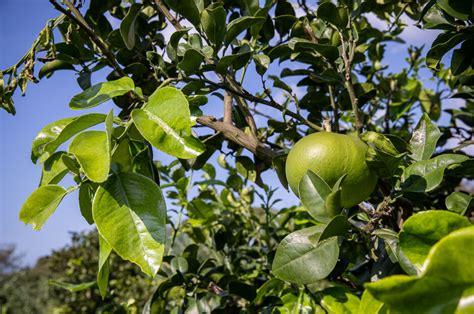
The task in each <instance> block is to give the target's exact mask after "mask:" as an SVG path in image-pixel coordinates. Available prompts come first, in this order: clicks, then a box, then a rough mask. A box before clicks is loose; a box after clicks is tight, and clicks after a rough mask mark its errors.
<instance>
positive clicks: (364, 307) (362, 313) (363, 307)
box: [357, 290, 387, 314]
mask: <svg viewBox="0 0 474 314" xmlns="http://www.w3.org/2000/svg"><path fill="white" fill-rule="evenodd" d="M367 313H371V314H378V313H381V314H382V313H384V314H385V313H387V310H386V307H384V304H383V303H382V302H380V301H379V300H377V299H375V298H374V296H373V295H372V294H371V293H370V291H369V290H365V291H364V293H363V294H362V297H361V299H360V303H359V309H358V311H357V314H367Z"/></svg>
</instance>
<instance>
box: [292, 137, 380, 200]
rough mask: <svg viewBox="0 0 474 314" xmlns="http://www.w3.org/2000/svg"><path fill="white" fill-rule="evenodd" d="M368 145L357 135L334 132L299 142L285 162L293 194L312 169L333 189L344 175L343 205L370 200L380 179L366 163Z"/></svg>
mask: <svg viewBox="0 0 474 314" xmlns="http://www.w3.org/2000/svg"><path fill="white" fill-rule="evenodd" d="M366 151H367V145H366V144H365V143H364V142H362V141H361V140H360V139H358V138H357V137H355V136H351V135H344V134H338V133H331V132H319V133H313V134H310V135H308V136H306V137H304V138H302V139H301V140H299V141H298V142H297V143H296V144H295V145H294V147H293V148H292V149H291V151H290V153H289V154H288V158H287V160H286V178H287V179H288V184H289V185H290V187H291V189H292V190H293V192H294V193H295V194H296V195H298V194H299V193H298V186H299V183H300V180H301V178H302V177H303V175H304V174H305V173H306V172H307V171H308V170H311V171H313V172H314V173H316V174H317V175H319V176H320V177H321V178H322V179H323V180H324V181H326V183H327V184H328V185H329V186H330V187H332V186H333V185H334V183H336V181H337V180H338V179H339V178H340V177H341V176H342V175H344V174H347V176H346V177H345V179H344V181H343V183H342V185H341V189H342V191H341V204H342V206H344V207H346V208H348V207H351V206H354V205H357V204H359V203H360V202H362V201H363V200H365V199H367V198H368V197H369V195H370V193H372V191H373V190H374V188H375V184H376V183H377V176H376V175H375V174H374V173H373V172H372V171H370V169H369V168H368V166H367V164H366V162H365V153H366Z"/></svg>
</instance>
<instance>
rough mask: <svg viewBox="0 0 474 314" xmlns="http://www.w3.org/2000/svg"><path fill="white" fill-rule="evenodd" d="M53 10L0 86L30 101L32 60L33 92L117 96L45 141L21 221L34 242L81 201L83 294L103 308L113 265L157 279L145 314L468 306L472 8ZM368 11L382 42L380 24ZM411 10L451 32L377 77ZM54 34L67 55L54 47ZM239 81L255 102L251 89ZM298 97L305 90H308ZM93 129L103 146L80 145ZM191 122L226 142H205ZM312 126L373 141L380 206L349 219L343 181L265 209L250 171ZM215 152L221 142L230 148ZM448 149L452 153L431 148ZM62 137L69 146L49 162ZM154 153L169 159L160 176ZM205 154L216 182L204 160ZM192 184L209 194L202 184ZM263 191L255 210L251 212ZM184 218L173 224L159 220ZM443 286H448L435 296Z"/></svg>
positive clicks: (36, 152)
mask: <svg viewBox="0 0 474 314" xmlns="http://www.w3.org/2000/svg"><path fill="white" fill-rule="evenodd" d="M50 2H51V3H53V5H54V6H55V7H56V8H57V9H58V10H59V11H61V12H62V13H63V15H61V16H60V17H58V18H56V19H54V20H52V21H50V22H49V23H48V25H47V27H46V28H45V30H43V32H42V33H41V34H40V37H39V38H38V40H37V41H36V42H35V43H34V45H33V47H32V48H31V50H30V51H29V52H28V53H27V54H26V55H25V57H23V58H22V59H21V60H20V62H19V63H18V64H16V65H14V66H13V67H12V68H9V69H7V70H5V71H3V72H2V76H1V77H0V80H1V82H0V83H1V84H0V87H1V90H0V92H1V97H2V98H1V103H2V107H4V108H5V109H7V111H9V112H12V113H13V112H14V107H13V103H12V95H13V92H14V91H15V89H16V86H17V85H19V86H20V88H21V89H22V91H23V92H24V90H25V88H26V82H28V80H33V81H36V78H35V75H34V71H33V66H34V64H35V62H36V60H43V61H45V62H46V64H45V65H44V66H43V67H42V68H41V70H40V71H39V74H38V75H39V77H40V78H41V77H49V76H51V75H53V74H54V72H55V71H57V70H62V69H69V70H74V71H76V72H77V74H78V75H79V76H78V83H79V85H80V86H81V88H82V89H83V92H81V93H79V94H77V95H75V96H74V97H73V98H72V99H71V101H70V104H69V106H70V108H71V109H73V110H82V109H89V108H92V107H95V106H98V105H100V104H102V103H104V102H106V101H109V100H112V101H114V102H115V104H116V105H117V106H118V107H119V108H120V113H119V114H118V115H117V116H114V114H113V111H110V112H109V113H108V114H101V113H88V114H85V115H81V116H75V117H70V118H65V119H61V120H59V121H56V122H53V123H51V124H49V125H47V126H46V127H44V128H43V129H42V130H41V131H40V132H39V134H38V136H37V137H36V138H35V140H34V141H33V148H32V154H31V158H32V161H33V162H34V163H36V162H40V163H42V164H43V170H42V178H41V182H40V187H39V188H38V189H37V190H36V191H35V192H33V194H32V195H31V196H30V197H29V198H28V200H27V201H26V202H25V204H24V205H23V207H22V208H21V211H20V219H21V220H22V221H23V222H25V223H28V224H32V226H33V228H34V229H37V230H39V229H41V228H42V227H43V225H44V224H45V222H46V221H47V219H48V218H49V217H50V215H51V214H53V212H54V211H55V209H56V208H57V206H58V205H59V203H60V202H61V200H62V199H63V198H64V197H65V196H66V195H67V194H69V193H71V192H72V191H74V190H79V205H80V210H81V213H82V214H83V216H84V218H85V219H86V220H87V221H88V222H89V223H90V224H95V226H96V228H97V230H98V234H99V240H98V241H99V247H100V248H99V259H98V260H99V261H98V264H99V267H98V273H97V278H96V281H94V282H97V288H98V291H99V292H100V294H101V296H102V297H106V296H107V287H108V283H109V277H110V276H111V266H110V265H109V264H111V263H110V261H111V259H112V256H114V255H113V254H115V253H116V254H117V255H118V256H120V257H121V258H123V259H125V260H128V261H131V262H133V263H135V264H136V265H138V266H139V267H140V269H141V270H142V271H143V272H144V273H145V274H147V275H149V276H151V277H154V278H155V280H158V282H157V289H156V291H155V293H154V294H153V296H152V297H151V298H150V300H149V301H148V302H147V304H146V306H145V311H146V312H162V311H168V310H172V309H177V308H182V309H195V310H196V311H197V312H202V311H211V310H215V311H221V310H222V311H225V310H231V309H232V310H240V309H244V308H245V309H246V310H249V311H252V310H263V309H265V310H268V311H272V310H275V311H281V312H285V311H290V312H291V311H292V309H300V310H301V309H303V308H304V309H308V310H310V309H313V310H314V309H316V311H318V310H319V311H327V312H336V313H339V312H341V313H342V312H354V313H355V312H358V313H359V312H360V313H364V312H367V311H368V309H369V307H370V312H374V313H378V312H384V311H386V310H387V309H389V310H390V311H395V312H397V311H398V312H406V313H410V312H413V313H418V312H419V311H421V310H426V309H429V308H437V309H443V311H444V310H445V311H447V312H455V311H458V312H460V313H462V312H466V313H467V312H469V311H471V310H472V308H469V307H470V305H469V303H468V302H466V300H467V299H468V298H470V297H472V295H473V291H472V286H473V285H474V276H473V274H472V272H470V271H469V270H464V268H467V267H468V265H467V264H468V261H469V257H467V258H464V257H463V256H461V255H460V254H455V252H453V253H451V252H450V250H451V249H452V248H457V249H458V250H460V251H463V250H466V251H468V247H469V241H472V238H473V229H472V227H469V226H470V222H469V221H468V219H467V218H465V217H464V216H469V215H470V213H471V208H472V206H471V203H472V197H471V196H470V195H468V194H466V193H463V192H461V191H458V190H456V189H458V187H459V185H460V184H461V182H462V180H463V179H473V177H472V176H473V173H474V172H473V171H472V169H473V160H472V158H470V157H469V156H468V155H467V154H465V153H463V152H459V151H460V149H462V148H463V147H465V146H467V145H470V144H472V127H473V120H472V113H471V112H470V110H471V111H472V108H471V107H472V90H471V89H472V88H471V87H472V82H471V81H472V80H471V76H472V75H471V72H472V56H471V55H470V47H471V46H472V43H471V42H472V38H471V37H472V27H471V24H472V16H473V14H472V6H469V7H467V6H464V5H459V4H455V1H445V0H438V1H429V2H428V3H427V4H426V5H424V3H417V2H406V3H400V2H399V1H390V0H386V1H364V2H362V3H360V2H359V1H350V0H342V1H338V2H337V3H336V4H335V3H333V2H331V1H321V3H319V5H318V6H317V7H315V8H310V7H309V6H308V5H307V3H306V1H304V0H301V1H297V3H293V2H291V1H287V0H278V1H270V0H267V1H265V2H262V3H261V2H260V1H257V0H245V1H202V0H194V1H171V0H170V1H165V2H163V1H160V0H155V1H149V0H144V1H142V2H141V3H135V1H129V4H130V5H128V4H125V3H122V2H121V1H118V0H107V1H99V0H95V1H91V3H90V5H89V7H88V9H87V11H86V12H85V15H84V16H83V15H82V13H81V11H80V10H79V9H81V5H82V2H81V1H79V2H78V3H76V6H77V7H76V6H74V4H73V3H71V2H70V1H68V0H64V1H63V3H64V5H65V6H63V5H61V4H59V3H58V2H57V1H55V0H51V1H50ZM295 9H297V10H298V12H299V13H298V14H297V10H295ZM170 10H171V11H170ZM175 13H176V14H177V15H178V18H177V17H175V16H174V14H175ZM369 13H372V14H373V15H375V16H377V17H378V18H379V19H381V20H383V21H386V22H387V23H388V25H389V26H388V30H387V31H382V30H379V29H377V28H375V27H373V26H372V25H371V23H370V20H369V18H368V14H369ZM404 15H407V16H408V17H410V18H412V19H414V20H418V21H419V22H420V24H421V25H423V26H424V27H425V28H438V29H442V30H444V33H442V34H440V35H439V36H438V38H437V39H436V40H435V42H434V43H433V46H432V47H431V49H430V50H429V52H428V54H427V57H426V59H423V58H422V57H421V55H422V53H423V50H422V48H420V47H410V48H409V49H408V53H409V57H408V58H407V68H405V69H403V70H402V71H401V72H400V73H395V74H393V73H387V72H388V71H387V67H385V66H383V64H382V62H383V58H384V53H385V47H386V45H387V42H389V41H395V42H397V41H398V42H401V41H402V40H401V39H400V37H399V36H400V34H401V33H402V31H403V28H404V24H403V22H402V21H401V19H400V18H401V17H402V16H404ZM113 19H119V20H120V27H119V28H116V29H113V27H112V25H111V23H110V21H111V20H113ZM183 25H184V26H183ZM171 27H174V28H175V31H174V32H172V34H171V35H170V36H168V37H169V38H165V36H164V35H163V33H165V32H168V31H169V30H170V29H171ZM53 28H57V29H58V30H59V32H60V33H61V35H62V36H63V39H64V40H63V42H60V43H56V42H55V40H54V36H53V33H52V29H53ZM48 34H49V35H48ZM459 45H460V46H459ZM458 46H459V48H457V49H456V50H455V51H454V52H453V58H452V62H451V67H449V68H443V67H442V66H441V61H442V58H443V56H444V55H445V54H446V53H447V52H448V51H449V50H451V49H453V48H455V47H458ZM37 54H44V55H45V56H44V57H41V58H40V57H37ZM277 63H278V65H276V64H277ZM425 64H426V65H425ZM20 68H22V70H21V72H20V74H18V75H17V69H20ZM106 68H109V69H111V72H110V73H109V74H108V76H107V81H106V82H103V83H99V84H96V85H93V86H91V83H90V78H91V75H92V73H94V72H96V71H99V70H101V69H106ZM427 69H431V70H434V71H438V72H433V73H435V74H436V76H435V79H434V80H435V85H437V89H436V90H432V89H430V88H427V87H425V84H424V82H423V81H422V79H421V75H420V71H422V70H427ZM239 74H240V77H241V78H240V80H237V79H236V76H237V75H239ZM5 75H7V76H8V81H7V84H6V85H5V84H4V77H5ZM247 75H248V76H247ZM250 75H252V81H255V82H256V83H255V84H254V86H251V89H249V88H246V86H245V82H246V77H250ZM268 81H272V82H273V90H272V89H270V88H269V87H268V86H267V85H268ZM17 82H18V83H17ZM292 84H296V86H298V87H304V88H306V93H305V95H304V96H301V95H297V94H296V93H295V92H294V88H293V87H292ZM444 86H446V89H443V90H440V88H441V87H444ZM250 90H252V91H254V90H257V92H253V93H252V92H251V91H250ZM454 91H456V93H455V94H454V96H456V97H461V98H464V99H465V100H466V105H465V106H461V107H460V108H459V109H452V110H445V111H444V112H446V113H447V114H449V115H450V122H449V126H446V127H443V128H442V129H440V128H438V127H437V126H436V124H435V123H433V122H432V120H438V119H440V117H441V113H442V112H443V108H442V103H443V100H444V99H445V98H446V97H448V96H453V95H447V94H449V93H453V92H454ZM276 92H278V94H276ZM277 95H278V96H279V98H278V99H279V100H278V101H277V100H276V96H277ZM280 96H281V97H280ZM208 97H209V99H211V100H212V101H213V102H215V101H220V99H223V100H224V101H223V102H224V104H223V107H224V117H223V119H222V120H223V121H219V120H218V119H216V118H213V117H209V116H207V115H206V114H209V113H208V112H209V111H210V110H209V109H207V107H205V106H204V105H206V104H207V102H208V101H209V99H208ZM263 106H265V107H263ZM262 108H272V109H271V110H274V109H276V112H277V114H275V112H274V111H270V110H269V111H268V112H267V110H263V109H262ZM229 109H230V110H229ZM205 112H206V114H205ZM210 112H211V113H212V114H215V111H210ZM255 116H258V117H260V118H263V120H264V121H265V125H261V124H257V123H256V122H255V121H256V119H255ZM419 116H421V118H420V119H419V122H418V124H417V125H416V126H415V124H416V123H415V122H416V120H418V119H416V118H415V117H419ZM100 124H103V125H104V127H103V129H104V131H98V130H89V128H91V127H96V126H97V125H100ZM196 124H201V125H204V126H207V127H210V128H211V129H213V130H214V131H216V132H217V133H215V134H204V133H201V132H200V136H198V133H197V131H198V130H199V129H198V128H197V127H196V126H197V125H196ZM320 125H323V127H321V126H320ZM323 129H326V130H327V129H332V130H333V131H336V132H344V133H348V132H351V131H352V130H353V129H355V131H357V132H358V133H360V132H361V131H362V130H363V129H365V132H364V133H363V134H361V138H362V139H363V140H364V141H365V142H366V143H367V145H368V152H367V156H366V157H367V163H368V165H369V166H370V167H371V168H372V169H373V170H374V171H375V172H376V173H377V175H378V176H379V178H380V179H379V183H378V189H377V191H376V192H374V193H373V195H372V196H371V199H370V200H368V201H369V202H368V203H365V202H364V203H361V204H360V205H359V206H357V207H354V208H342V207H341V201H340V185H341V184H343V180H344V177H341V178H340V180H339V181H338V182H337V183H336V184H335V185H334V186H332V187H331V186H328V184H327V183H326V182H324V180H323V179H321V178H320V177H318V175H316V174H314V173H311V172H308V173H307V174H306V176H305V177H304V178H303V180H302V181H301V183H300V191H299V195H300V198H301V202H302V204H303V205H304V207H302V208H288V209H282V210H281V211H279V212H273V211H272V210H271V209H272V207H273V206H274V203H273V202H272V197H273V196H274V194H275V192H274V191H273V190H271V189H270V188H269V187H268V186H266V185H265V184H264V183H263V180H262V178H261V173H262V172H263V171H264V170H266V169H269V168H270V167H273V168H275V170H276V171H277V172H278V173H280V174H281V173H284V162H283V160H282V159H284V156H283V158H282V156H281V155H282V154H281V153H282V152H284V151H285V150H286V149H288V147H289V146H290V145H291V144H292V143H294V142H295V141H297V140H298V139H299V138H300V137H301V136H304V135H305V134H308V133H311V132H313V131H314V130H317V131H322V130H323ZM469 129H470V130H471V132H469ZM199 131H200V130H199ZM382 132H383V133H385V134H382ZM223 139H227V140H229V141H231V142H230V143H229V144H228V145H227V146H224V145H223V144H222V141H223ZM449 139H455V140H457V142H459V143H458V144H459V145H458V146H457V147H455V148H454V149H452V150H448V151H442V149H443V146H444V144H445V143H447V141H448V140H449ZM69 140H70V143H69V146H68V148H67V151H62V150H60V149H61V148H62V147H63V146H64V144H65V143H66V142H68V141H69ZM239 145H240V146H239ZM243 148H246V149H248V150H249V151H250V152H251V153H252V154H253V157H254V158H253V159H252V158H251V155H248V154H245V153H244V152H243ZM157 150H158V151H159V152H160V154H161V153H164V154H167V155H170V156H171V157H173V158H174V159H175V161H174V162H172V163H171V164H170V165H169V166H167V167H165V166H162V165H161V163H160V162H159V161H156V160H155V158H154V153H156V151H157ZM216 151H220V152H221V153H222V154H220V155H219V157H218V159H217V162H218V163H219V164H220V166H221V167H222V168H223V169H224V170H225V171H224V172H225V174H224V175H223V176H225V178H226V179H225V180H224V179H221V176H220V175H219V176H218V175H217V171H216V169H215V168H214V167H213V166H212V165H211V164H209V163H208V160H209V159H210V158H211V157H212V156H213V155H214V153H215V152H216ZM263 152H265V153H263ZM456 152H457V153H456ZM283 155H284V154H283ZM232 161H233V162H234V163H232ZM197 170H202V171H203V172H204V174H203V175H204V180H203V181H197V182H195V181H193V178H192V176H193V172H194V171H197ZM282 170H283V171H282ZM68 174H69V175H71V176H72V177H73V179H74V182H75V185H73V186H72V187H70V188H67V189H66V188H64V187H62V186H61V185H59V183H61V182H64V181H62V180H63V178H64V177H65V176H66V175H68ZM280 179H281V180H282V184H283V185H285V184H286V183H285V180H284V176H280ZM248 181H251V182H254V183H255V185H250V186H248V185H246V183H248ZM166 189H171V190H168V191H166ZM162 190H165V191H166V192H167V193H166V200H168V206H166V202H165V197H164V196H163V194H162ZM193 193H197V196H195V195H194V194H193ZM255 196H257V197H258V198H260V199H261V200H262V202H263V205H262V206H261V208H255V206H252V204H254V198H255ZM170 205H171V206H170ZM166 207H168V210H167V208H166ZM176 209H177V214H176V215H177V223H176V219H174V218H175V217H173V218H168V219H167V215H169V214H170V213H172V212H173V211H176ZM439 209H443V210H445V211H436V210H439ZM433 210H434V211H433ZM446 210H447V211H446ZM183 215H187V217H188V219H186V220H182V216H183ZM168 224H169V225H171V227H172V230H170V229H169V228H168V229H167V225H168ZM170 231H172V232H170ZM179 245H180V246H181V247H180V248H179V247H178V246H179ZM114 252H115V253H114ZM448 253H449V254H448ZM466 254H467V253H466ZM466 256H467V255H466ZM452 265H455V267H452V269H450V267H451V266H452ZM461 269H462V271H461ZM456 271H458V273H456ZM459 272H462V274H459ZM394 274H399V275H397V276H391V275H394ZM275 277H277V278H275ZM385 277H387V278H385ZM381 278H384V279H381ZM447 278H448V279H449V280H448V279H447ZM378 279H381V280H378ZM375 280H378V281H376V282H373V283H369V284H367V282H369V281H375ZM447 283H449V284H450V285H451V286H452V287H455V288H453V289H452V290H451V291H452V293H449V294H443V292H444V291H445V290H446V289H447V288H446V287H447ZM93 284H94V283H92V282H89V283H83V285H82V286H79V287H77V286H67V285H66V287H67V288H69V289H75V290H77V289H81V288H83V289H88V288H90V286H91V285H93ZM394 291H395V292H394ZM360 296H361V299H359V297H360ZM427 296H439V297H435V298H432V297H427ZM420 299H426V300H427V301H426V302H418V301H419V300H420Z"/></svg>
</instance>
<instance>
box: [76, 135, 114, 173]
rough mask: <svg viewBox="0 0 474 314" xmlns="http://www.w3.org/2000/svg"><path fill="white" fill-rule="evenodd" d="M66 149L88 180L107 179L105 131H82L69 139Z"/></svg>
mask: <svg viewBox="0 0 474 314" xmlns="http://www.w3.org/2000/svg"><path fill="white" fill-rule="evenodd" d="M68 151H69V153H70V154H73V155H74V156H75V157H76V159H77V161H78V162H79V164H80V165H81V168H82V170H83V171H84V173H85V175H86V176H87V178H89V180H91V181H93V182H104V181H105V180H107V176H108V175H109V170H110V142H109V139H108V137H107V134H106V132H102V131H85V132H82V133H80V134H78V135H77V136H76V137H75V138H74V139H73V140H72V141H71V144H70V145H69V150H68Z"/></svg>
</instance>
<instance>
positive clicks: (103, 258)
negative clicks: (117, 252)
mask: <svg viewBox="0 0 474 314" xmlns="http://www.w3.org/2000/svg"><path fill="white" fill-rule="evenodd" d="M110 253H112V247H111V246H110V245H109V244H108V243H107V241H105V240H104V238H103V237H102V236H101V235H100V234H99V271H98V272H97V287H98V288H99V292H100V295H101V296H102V299H104V298H105V295H106V294H107V286H108V283H109V256H110Z"/></svg>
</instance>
